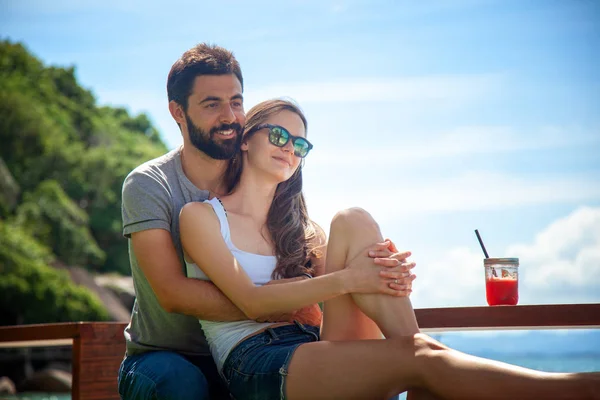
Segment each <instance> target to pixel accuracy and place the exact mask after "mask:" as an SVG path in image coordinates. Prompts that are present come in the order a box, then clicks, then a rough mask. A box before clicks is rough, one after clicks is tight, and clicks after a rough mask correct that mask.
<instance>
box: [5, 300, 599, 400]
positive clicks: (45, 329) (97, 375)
mask: <svg viewBox="0 0 600 400" xmlns="http://www.w3.org/2000/svg"><path fill="white" fill-rule="evenodd" d="M415 313H416V315H417V320H418V322H419V326H420V327H421V329H422V330H423V331H424V332H428V331H429V332H432V331H439V332H442V331H452V330H497V329H566V328H568V329H573V328H600V304H564V305H532V306H501V307H458V308H423V309H417V310H415ZM124 328H125V324H123V323H116V322H73V323H56V324H40V325H21V326H5V327H0V347H27V346H64V345H72V346H73V352H72V364H73V386H72V399H73V400H84V399H85V400H88V399H90V400H91V399H118V398H119V394H118V392H117V372H118V369H119V365H120V363H121V360H122V359H123V355H124V353H125V339H124V337H123V329H124Z"/></svg>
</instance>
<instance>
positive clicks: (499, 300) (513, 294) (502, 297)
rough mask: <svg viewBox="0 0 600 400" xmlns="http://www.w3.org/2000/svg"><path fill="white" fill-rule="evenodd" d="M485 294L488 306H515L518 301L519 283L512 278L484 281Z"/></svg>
mask: <svg viewBox="0 0 600 400" xmlns="http://www.w3.org/2000/svg"><path fill="white" fill-rule="evenodd" d="M485 294H486V298H487V303H488V304H489V305H490V306H498V305H510V306H515V305H517V303H518V301H519V281H518V280H517V279H513V278H491V279H486V281H485Z"/></svg>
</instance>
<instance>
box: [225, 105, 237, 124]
mask: <svg viewBox="0 0 600 400" xmlns="http://www.w3.org/2000/svg"><path fill="white" fill-rule="evenodd" d="M236 119H237V117H236V115H235V112H233V108H231V105H229V104H226V105H224V106H223V109H222V110H221V122H224V123H227V124H231V123H233V122H235V120H236Z"/></svg>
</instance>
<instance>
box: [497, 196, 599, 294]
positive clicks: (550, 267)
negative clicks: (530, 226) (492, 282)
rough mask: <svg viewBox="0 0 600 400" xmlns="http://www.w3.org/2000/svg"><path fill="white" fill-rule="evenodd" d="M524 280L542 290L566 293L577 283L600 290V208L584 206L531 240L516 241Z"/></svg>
mask: <svg viewBox="0 0 600 400" xmlns="http://www.w3.org/2000/svg"><path fill="white" fill-rule="evenodd" d="M508 252H509V253H510V254H516V255H518V256H519V257H520V258H521V263H522V264H523V265H525V266H529V265H532V266H534V268H524V269H523V280H524V284H525V285H526V286H527V287H529V288H531V289H532V290H535V291H536V292H539V293H540V294H547V295H553V294H559V295H564V290H565V289H568V288H575V287H589V286H593V287H596V288H597V293H600V208H591V207H582V208H580V209H578V210H577V211H575V212H573V213H572V214H570V215H568V216H567V217H565V218H562V219H559V220H558V221H555V222H554V223H552V224H551V225H550V226H548V228H546V229H545V230H544V231H543V232H540V233H539V234H538V235H537V236H536V238H535V241H534V242H533V243H532V244H525V245H522V244H521V245H514V246H512V247H510V248H509V249H508Z"/></svg>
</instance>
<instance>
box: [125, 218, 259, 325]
mask: <svg viewBox="0 0 600 400" xmlns="http://www.w3.org/2000/svg"><path fill="white" fill-rule="evenodd" d="M131 241H132V246H133V252H134V253H135V256H136V258H137V260H138V264H139V266H140V268H141V269H142V272H143V273H144V275H145V276H146V279H148V282H149V283H150V286H151V287H152V290H154V293H155V294H156V297H157V299H158V301H159V303H160V305H161V306H162V307H163V308H164V309H165V310H166V311H168V312H175V313H180V314H185V315H190V316H194V317H196V318H199V319H205V320H211V321H239V320H243V319H248V318H247V317H246V316H245V315H244V313H243V312H242V311H241V310H240V309H239V308H237V307H236V306H235V305H234V304H233V303H232V302H231V301H230V300H229V299H228V298H227V296H225V295H224V294H223V293H222V292H221V291H220V290H219V288H217V287H216V286H215V285H213V284H212V283H211V282H207V281H202V280H199V279H192V278H188V277H186V276H185V275H184V273H183V268H182V265H181V263H180V261H179V257H178V256H177V251H176V250H175V246H174V245H173V241H172V239H171V234H170V233H169V232H168V231H166V230H164V229H148V230H144V231H140V232H136V233H133V234H132V235H131Z"/></svg>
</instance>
